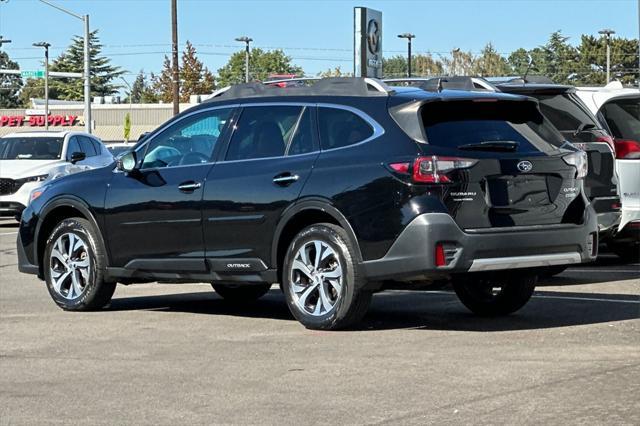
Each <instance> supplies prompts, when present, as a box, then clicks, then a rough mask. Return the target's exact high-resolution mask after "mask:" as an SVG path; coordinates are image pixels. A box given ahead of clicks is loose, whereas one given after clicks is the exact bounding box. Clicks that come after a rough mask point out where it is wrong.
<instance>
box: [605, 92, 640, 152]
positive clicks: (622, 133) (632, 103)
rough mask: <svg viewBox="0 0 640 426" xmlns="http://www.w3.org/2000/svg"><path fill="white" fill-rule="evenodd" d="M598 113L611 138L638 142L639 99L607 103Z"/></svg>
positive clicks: (639, 121)
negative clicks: (605, 124) (602, 116)
mask: <svg viewBox="0 0 640 426" xmlns="http://www.w3.org/2000/svg"><path fill="white" fill-rule="evenodd" d="M600 111H601V112H602V115H604V118H605V120H606V121H607V124H608V125H609V128H610V129H611V132H612V133H613V136H615V137H616V138H619V139H630V140H634V141H640V97H634V98H624V99H616V100H613V101H610V102H607V103H606V104H605V105H604V106H603V107H602V109H601V110H600Z"/></svg>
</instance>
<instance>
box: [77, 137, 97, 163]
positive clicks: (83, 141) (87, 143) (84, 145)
mask: <svg viewBox="0 0 640 426" xmlns="http://www.w3.org/2000/svg"><path fill="white" fill-rule="evenodd" d="M78 141H79V142H80V149H82V152H84V153H85V155H86V156H87V158H88V157H95V156H96V155H98V153H97V152H96V147H95V146H93V144H92V143H91V139H89V138H87V137H84V136H78Z"/></svg>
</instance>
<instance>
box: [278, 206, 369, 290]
mask: <svg viewBox="0 0 640 426" xmlns="http://www.w3.org/2000/svg"><path fill="white" fill-rule="evenodd" d="M316 223H331V224H334V225H337V226H340V227H341V228H343V229H344V230H345V231H346V233H347V235H348V236H349V238H350V239H351V241H352V243H353V244H354V246H355V247H356V249H357V250H356V251H357V253H356V255H357V259H356V260H357V261H358V262H361V261H362V256H361V254H360V248H359V246H358V240H357V239H356V237H355V234H354V232H353V229H352V228H351V226H350V225H349V222H347V220H346V219H345V218H344V216H342V214H340V212H339V211H338V210H336V209H335V208H333V207H328V206H320V205H309V206H301V207H300V208H297V209H295V211H291V212H289V214H287V215H286V216H285V217H284V219H283V220H281V221H280V224H279V225H278V227H277V229H276V233H275V237H274V241H273V246H272V251H271V253H272V254H271V261H272V265H273V266H274V267H275V268H276V269H277V271H278V281H282V264H283V262H284V258H285V255H286V252H287V249H288V248H289V244H291V241H292V240H293V238H294V237H295V236H296V235H297V234H298V233H299V232H300V231H302V230H303V229H304V228H306V227H308V226H311V225H314V224H316Z"/></svg>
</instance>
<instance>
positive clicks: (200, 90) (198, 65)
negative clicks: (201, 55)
mask: <svg viewBox="0 0 640 426" xmlns="http://www.w3.org/2000/svg"><path fill="white" fill-rule="evenodd" d="M214 89H215V81H214V78H213V74H212V73H211V71H209V69H208V68H207V67H205V66H204V64H203V63H202V62H201V61H200V60H199V59H198V58H197V56H196V49H195V47H193V45H192V44H191V42H189V41H187V45H186V47H185V50H184V52H182V66H181V68H180V101H181V102H189V97H190V96H191V95H203V94H209V93H212V92H213V90H214Z"/></svg>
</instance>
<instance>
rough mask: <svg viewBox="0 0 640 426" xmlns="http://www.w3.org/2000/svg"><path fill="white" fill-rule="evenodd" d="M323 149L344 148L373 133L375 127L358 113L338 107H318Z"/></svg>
mask: <svg viewBox="0 0 640 426" xmlns="http://www.w3.org/2000/svg"><path fill="white" fill-rule="evenodd" d="M318 126H319V127H320V141H321V143H322V149H334V148H342V147H345V146H349V145H353V144H356V143H358V142H362V141H364V140H365V139H367V138H369V137H371V135H373V128H372V127H371V125H369V123H367V122H366V121H365V120H363V119H362V118H361V117H360V116H358V115H357V114H354V113H353V112H351V111H347V110H344V109H337V108H326V107H322V108H318Z"/></svg>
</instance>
